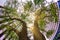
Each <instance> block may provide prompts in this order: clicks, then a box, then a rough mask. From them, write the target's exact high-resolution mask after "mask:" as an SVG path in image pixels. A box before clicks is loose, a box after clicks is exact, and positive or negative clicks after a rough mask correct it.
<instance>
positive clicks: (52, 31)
mask: <svg viewBox="0 0 60 40" xmlns="http://www.w3.org/2000/svg"><path fill="white" fill-rule="evenodd" d="M53 33H54V30H48V32H47V33H46V36H47V37H50V36H51V35H52V34H53Z"/></svg>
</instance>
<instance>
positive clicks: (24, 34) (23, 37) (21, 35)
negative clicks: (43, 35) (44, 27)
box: [19, 24, 30, 40]
mask: <svg viewBox="0 0 60 40" xmlns="http://www.w3.org/2000/svg"><path fill="white" fill-rule="evenodd" d="M19 40H30V39H29V38H28V36H27V26H26V24H23V27H22V31H21V32H20V33H19Z"/></svg>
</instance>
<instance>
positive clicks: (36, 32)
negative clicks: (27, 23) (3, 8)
mask: <svg viewBox="0 0 60 40" xmlns="http://www.w3.org/2000/svg"><path fill="white" fill-rule="evenodd" d="M32 33H33V35H34V40H46V39H45V37H44V35H43V34H42V33H41V32H40V29H39V27H38V17H36V19H35V21H34V26H33V28H32Z"/></svg>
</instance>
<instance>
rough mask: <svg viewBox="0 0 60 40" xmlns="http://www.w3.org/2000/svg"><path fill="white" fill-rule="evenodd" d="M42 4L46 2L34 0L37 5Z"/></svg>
mask: <svg viewBox="0 0 60 40" xmlns="http://www.w3.org/2000/svg"><path fill="white" fill-rule="evenodd" d="M42 2H44V0H34V3H35V5H37V4H41V3H42Z"/></svg>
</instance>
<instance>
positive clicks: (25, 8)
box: [24, 1, 32, 11]
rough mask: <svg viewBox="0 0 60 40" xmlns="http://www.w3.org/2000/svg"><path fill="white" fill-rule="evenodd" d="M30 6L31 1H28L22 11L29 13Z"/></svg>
mask: <svg viewBox="0 0 60 40" xmlns="http://www.w3.org/2000/svg"><path fill="white" fill-rule="evenodd" d="M31 6H32V1H28V2H27V3H26V4H25V5H24V11H29V10H30V8H31Z"/></svg>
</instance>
